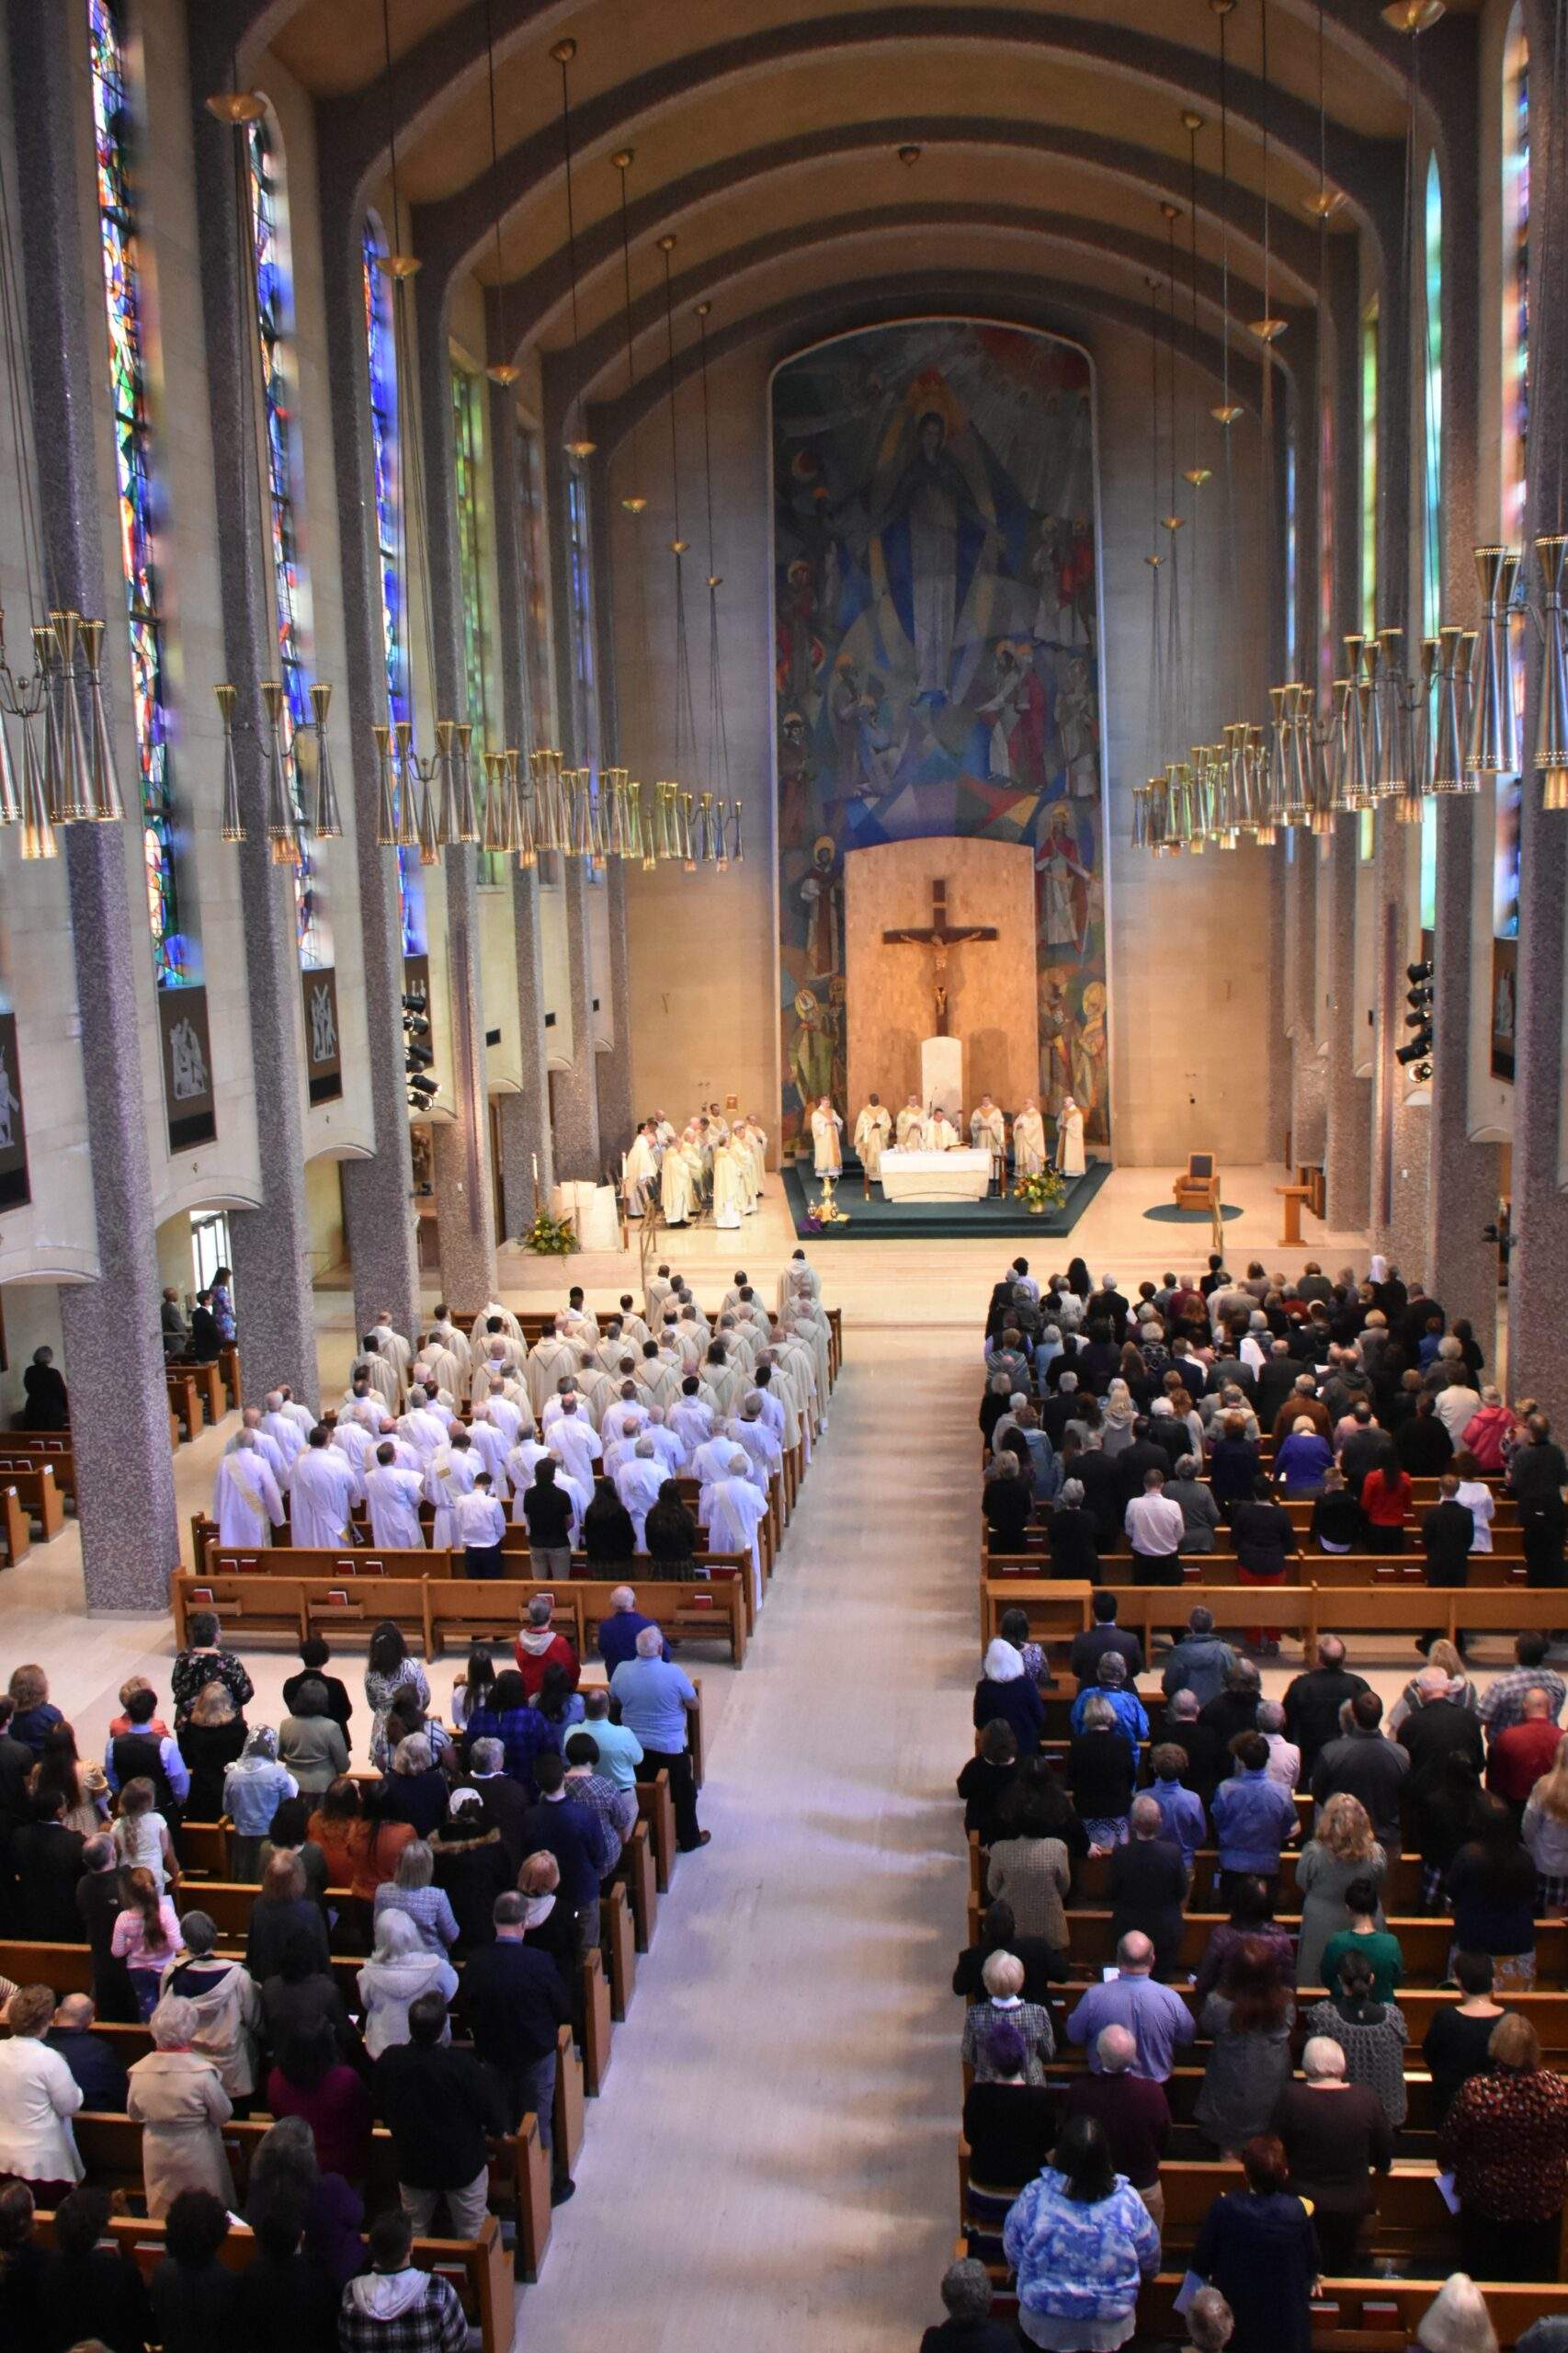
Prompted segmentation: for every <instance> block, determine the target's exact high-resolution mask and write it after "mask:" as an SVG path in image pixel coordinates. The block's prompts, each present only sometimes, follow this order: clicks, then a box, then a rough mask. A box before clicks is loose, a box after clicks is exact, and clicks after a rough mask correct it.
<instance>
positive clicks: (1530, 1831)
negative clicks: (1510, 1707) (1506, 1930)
mask: <svg viewBox="0 0 1568 2353" xmlns="http://www.w3.org/2000/svg"><path fill="white" fill-rule="evenodd" d="M1519 1835H1520V1836H1521V1837H1522V1838H1523V1840H1524V1843H1525V1845H1526V1847H1528V1850H1529V1857H1530V1860H1531V1862H1533V1863H1534V1865H1535V1871H1536V1881H1535V1887H1536V1893H1535V1908H1536V1912H1537V1915H1538V1916H1539V1915H1541V1914H1545V1913H1553V1914H1561V1913H1562V1911H1563V1910H1564V1908H1565V1907H1568V1741H1560V1742H1559V1743H1558V1745H1557V1748H1556V1751H1555V1753H1554V1755H1553V1756H1552V1759H1551V1768H1550V1769H1549V1770H1548V1771H1547V1772H1545V1773H1543V1774H1542V1775H1541V1776H1540V1779H1539V1780H1538V1781H1537V1782H1536V1783H1535V1785H1534V1787H1533V1788H1532V1789H1531V1790H1530V1793H1529V1796H1528V1799H1527V1800H1526V1802H1525V1812H1524V1820H1523V1822H1522V1823H1521V1824H1520V1827H1519Z"/></svg>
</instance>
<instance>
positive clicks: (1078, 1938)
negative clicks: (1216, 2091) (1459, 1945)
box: [1067, 1906, 1568, 2009]
mask: <svg viewBox="0 0 1568 2353" xmlns="http://www.w3.org/2000/svg"><path fill="white" fill-rule="evenodd" d="M1225 1917H1226V1915H1225V1914H1224V1913H1222V1912H1189V1913H1187V1915H1186V1921H1185V1926H1184V1930H1183V1935H1182V1943H1181V1957H1180V1966H1181V1967H1182V1968H1183V1969H1196V1968H1197V1966H1198V1964H1199V1961H1201V1960H1202V1958H1203V1952H1204V1948H1205V1947H1206V1945H1207V1944H1208V1942H1209V1938H1210V1935H1211V1934H1212V1932H1213V1931H1214V1929H1215V1928H1217V1927H1219V1926H1220V1923H1221V1921H1222V1920H1223V1919H1224V1918H1225ZM1067 1925H1068V1928H1069V1931H1070V1933H1071V1938H1072V1953H1073V1961H1074V1966H1075V1967H1077V1966H1081V1965H1083V1964H1085V1963H1087V1964H1088V1966H1089V1967H1091V1968H1096V1969H1097V1968H1101V1967H1108V1965H1109V1964H1110V1963H1111V1962H1112V1961H1115V1959H1116V1948H1115V1942H1114V1939H1113V1938H1112V1936H1111V1933H1110V1914H1109V1913H1108V1912H1106V1911H1099V1910H1096V1909H1093V1908H1090V1907H1087V1906H1079V1907H1076V1908H1075V1909H1074V1911H1073V1913H1072V1915H1071V1916H1070V1918H1069V1920H1068V1924H1067ZM1388 1925H1389V1928H1390V1931H1391V1933H1392V1935H1394V1936H1396V1937H1397V1938H1399V1942H1400V1949H1401V1950H1402V1951H1403V1954H1404V1967H1405V1973H1406V1976H1407V1977H1408V1978H1409V1979H1410V1980H1411V1981H1412V1983H1414V1984H1424V1985H1428V1986H1436V1985H1437V1984H1440V1983H1441V1981H1442V1979H1443V1977H1444V1976H1445V1974H1446V1973H1447V1970H1448V1961H1449V1948H1450V1947H1451V1945H1452V1943H1453V1940H1454V1924H1453V1922H1452V1921H1451V1920H1446V1919H1441V1918H1437V1917H1432V1918H1410V1917H1408V1916H1406V1917H1403V1918H1402V1917H1401V1916H1399V1915H1397V1914H1391V1915H1389V1921H1388ZM1536 1963H1537V1967H1538V1968H1539V1969H1540V1972H1541V1973H1542V1975H1543V1976H1545V1977H1547V1978H1550V1979H1553V1980H1555V1979H1560V1978H1561V1977H1562V1974H1563V1972H1564V1970H1565V1969H1568V1921H1565V1920H1540V1921H1538V1922H1537V1923H1536ZM1177 1990H1178V1992H1179V1991H1185V1988H1181V1987H1178V1988H1177ZM1398 1999H1399V2003H1400V2006H1401V2008H1402V2009H1403V2004H1404V1990H1403V1987H1402V1988H1401V1991H1400V1994H1399V1996H1398Z"/></svg>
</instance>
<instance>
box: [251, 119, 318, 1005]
mask: <svg viewBox="0 0 1568 2353" xmlns="http://www.w3.org/2000/svg"><path fill="white" fill-rule="evenodd" d="M248 153H249V156H250V193H251V219H252V226H253V227H254V229H255V232H256V311H257V316H258V323H259V328H260V340H261V353H260V358H261V391H262V409H263V424H264V427H265V434H266V442H267V506H268V508H269V510H270V517H269V521H270V538H271V546H272V579H273V608H274V619H275V622H276V627H277V644H278V676H279V677H280V678H281V680H282V682H283V694H284V709H285V722H284V724H285V733H286V735H287V739H288V740H287V743H286V745H285V749H286V751H288V752H289V753H290V758H289V761H288V775H289V782H290V793H291V795H292V798H293V805H294V831H295V840H296V852H297V855H296V859H295V866H294V906H295V915H296V924H297V929H298V937H299V945H300V961H301V964H304V965H306V966H315V965H321V964H329V963H330V962H331V961H332V943H331V938H330V936H329V933H328V930H327V922H326V907H325V902H324V894H323V890H322V878H321V872H320V868H319V864H318V862H317V859H316V858H315V855H314V851H313V847H312V839H311V828H310V824H309V821H308V819H307V817H306V813H305V804H304V797H303V794H302V792H301V785H300V778H299V772H298V767H297V764H296V762H295V761H294V759H293V757H292V756H291V754H292V747H293V740H294V736H295V734H296V733H297V732H298V730H299V729H300V728H301V727H303V726H307V725H308V724H309V723H310V722H311V717H312V712H311V677H310V667H309V664H308V662H307V660H306V645H307V640H308V633H309V629H310V604H311V591H310V574H309V573H308V571H307V570H306V566H305V561H304V556H303V553H302V551H301V545H300V528H299V517H298V513H297V511H296V506H295V500H294V483H295V462H296V459H295V448H294V436H295V425H296V417H295V413H294V404H293V388H292V385H291V383H290V365H289V361H290V336H291V334H292V328H293V281H292V276H291V273H290V264H289V244H288V195H287V189H286V186H285V182H284V176H283V158H282V155H281V153H279V151H278V146H277V144H276V142H275V139H274V136H273V131H272V127H271V121H270V118H269V117H268V116H267V115H265V114H264V115H262V116H260V117H259V118H258V119H257V120H256V121H255V122H254V123H252V124H251V126H250V131H249V134H248Z"/></svg>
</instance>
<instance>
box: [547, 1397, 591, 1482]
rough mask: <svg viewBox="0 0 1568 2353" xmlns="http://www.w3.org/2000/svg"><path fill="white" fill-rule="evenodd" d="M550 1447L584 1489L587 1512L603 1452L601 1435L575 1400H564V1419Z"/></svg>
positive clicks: (553, 1430) (567, 1398)
mask: <svg viewBox="0 0 1568 2353" xmlns="http://www.w3.org/2000/svg"><path fill="white" fill-rule="evenodd" d="M550 1444H551V1452H552V1453H554V1454H555V1455H557V1456H558V1457H559V1458H560V1461H561V1464H562V1469H563V1470H564V1471H565V1472H567V1473H568V1475H569V1476H570V1477H571V1478H573V1479H574V1480H575V1481H576V1483H577V1484H578V1486H579V1487H581V1488H584V1489H585V1491H586V1492H585V1495H584V1498H583V1508H584V1509H585V1510H586V1509H587V1503H588V1497H589V1496H590V1495H592V1494H593V1490H594V1465H595V1463H596V1462H597V1461H598V1460H599V1457H600V1456H601V1455H602V1454H603V1452H604V1449H603V1447H602V1446H601V1445H600V1444H599V1438H598V1432H597V1430H596V1429H595V1427H594V1426H593V1424H592V1422H590V1421H589V1419H588V1417H587V1415H586V1414H585V1413H583V1412H582V1411H581V1409H580V1407H579V1405H578V1402H577V1400H576V1398H575V1397H566V1398H563V1399H562V1414H561V1418H560V1420H559V1421H558V1422H557V1423H556V1424H555V1427H554V1428H553V1429H552V1430H551V1438H550Z"/></svg>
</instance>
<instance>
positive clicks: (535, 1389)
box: [523, 1332, 581, 1414]
mask: <svg viewBox="0 0 1568 2353" xmlns="http://www.w3.org/2000/svg"><path fill="white" fill-rule="evenodd" d="M580 1361H581V1359H580V1358H579V1356H578V1353H577V1350H576V1348H575V1347H574V1346H573V1344H572V1342H571V1341H570V1340H568V1339H566V1338H565V1337H563V1336H562V1334H561V1333H559V1332H547V1333H546V1334H545V1335H544V1336H543V1338H542V1339H540V1341H539V1343H538V1344H537V1346H536V1347H533V1348H532V1349H531V1350H530V1351H529V1354H528V1364H527V1365H526V1367H525V1368H524V1375H523V1377H524V1380H525V1381H526V1382H527V1385H528V1403H529V1404H531V1405H532V1407H533V1409H534V1412H535V1413H536V1414H542V1413H543V1411H544V1409H545V1407H546V1405H547V1404H549V1403H550V1400H551V1396H552V1395H553V1394H554V1392H555V1386H556V1383H557V1382H558V1381H560V1380H561V1378H562V1374H563V1373H571V1374H572V1375H573V1377H574V1378H575V1376H576V1373H577V1370H578V1366H579V1363H580Z"/></svg>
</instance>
